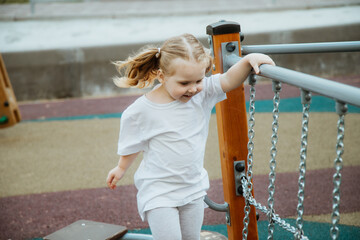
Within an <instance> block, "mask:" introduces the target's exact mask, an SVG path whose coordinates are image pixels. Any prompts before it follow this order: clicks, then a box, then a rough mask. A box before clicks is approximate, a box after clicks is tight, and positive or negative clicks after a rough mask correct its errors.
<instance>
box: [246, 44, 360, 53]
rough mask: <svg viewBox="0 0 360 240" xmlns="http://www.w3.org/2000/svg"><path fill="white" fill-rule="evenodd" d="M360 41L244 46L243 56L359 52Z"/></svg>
mask: <svg viewBox="0 0 360 240" xmlns="http://www.w3.org/2000/svg"><path fill="white" fill-rule="evenodd" d="M358 51H360V41H351V42H324V43H295V44H269V45H250V46H242V47H241V52H242V54H243V55H246V54H250V53H265V54H287V53H289V54H293V53H330V52H358Z"/></svg>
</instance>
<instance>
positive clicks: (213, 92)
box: [204, 74, 226, 108]
mask: <svg viewBox="0 0 360 240" xmlns="http://www.w3.org/2000/svg"><path fill="white" fill-rule="evenodd" d="M219 78H220V74H215V75H211V76H210V77H207V78H206V79H205V82H204V90H205V99H204V100H205V101H204V103H205V104H206V105H207V106H208V107H209V108H213V107H214V106H215V104H217V103H218V102H221V101H223V100H225V99H226V93H225V92H224V90H223V89H222V87H221V84H220V79H219Z"/></svg>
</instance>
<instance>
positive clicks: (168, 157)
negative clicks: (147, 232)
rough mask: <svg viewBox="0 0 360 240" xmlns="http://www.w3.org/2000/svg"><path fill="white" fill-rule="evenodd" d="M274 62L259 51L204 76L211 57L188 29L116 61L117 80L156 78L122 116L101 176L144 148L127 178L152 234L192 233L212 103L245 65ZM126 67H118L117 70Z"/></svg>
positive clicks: (193, 238)
mask: <svg viewBox="0 0 360 240" xmlns="http://www.w3.org/2000/svg"><path fill="white" fill-rule="evenodd" d="M264 63H267V64H272V65H274V62H273V61H272V60H271V59H270V58H269V57H268V56H266V55H263V54H250V55H247V56H245V57H244V58H242V59H241V60H240V61H239V62H238V63H236V64H235V65H234V66H233V67H231V68H230V69H229V70H228V71H227V72H226V73H224V74H217V75H213V76H211V77H205V73H206V72H208V71H209V70H210V68H211V66H212V58H211V56H210V55H209V54H207V53H206V51H205V50H204V47H203V46H202V44H201V43H200V42H199V41H198V40H197V39H196V38H195V37H194V36H192V35H190V34H184V35H181V36H178V37H173V38H171V39H169V40H167V41H165V43H164V44H163V45H162V46H161V48H151V47H148V48H147V49H145V50H143V51H141V52H140V53H138V54H137V55H136V56H134V57H129V58H128V59H127V60H126V61H123V62H120V61H119V62H116V63H115V65H116V67H117V69H118V71H119V72H120V73H124V75H125V76H124V77H122V78H116V79H114V81H115V84H116V85H117V86H119V87H139V88H143V87H146V86H151V85H152V84H153V82H154V80H155V79H157V80H158V81H159V82H160V84H158V85H157V86H155V87H154V89H153V90H151V91H150V92H148V93H147V94H145V95H143V96H141V97H140V98H138V99H137V100H136V101H135V102H134V103H133V104H131V105H130V106H129V107H128V108H127V109H126V110H125V111H124V113H123V115H122V117H121V125H120V136H119V142H118V154H119V155H120V160H119V163H118V166H116V167H115V168H114V169H112V170H111V171H110V172H109V174H108V177H107V184H108V186H109V187H110V188H111V189H114V188H115V187H116V183H117V182H118V181H119V180H120V179H121V178H122V177H123V176H124V174H125V172H126V170H127V169H128V167H129V166H130V165H131V163H132V162H133V161H134V160H135V159H136V157H137V156H138V154H139V153H140V152H143V160H142V162H141V164H140V166H139V168H138V169H137V171H136V173H135V176H134V181H135V186H136V188H137V189H138V194H137V204H138V211H139V214H140V216H141V218H142V220H143V221H144V220H145V219H146V220H147V221H148V223H149V226H150V229H151V232H152V235H153V238H154V239H155V240H169V239H171V240H175V239H178V240H181V239H183V240H185V239H186V240H199V239H200V231H201V226H202V222H203V216H204V203H203V197H204V196H205V195H206V190H207V189H208V188H209V179H208V174H207V172H206V170H205V169H204V168H203V162H204V153H205V144H206V139H207V135H208V126H209V119H210V115H211V110H212V108H213V107H214V106H215V104H216V103H218V102H220V101H222V100H224V99H226V92H228V91H231V90H232V89H235V88H237V87H238V86H240V85H241V84H242V82H243V81H245V79H246V78H247V76H248V75H249V73H250V72H251V70H252V69H254V72H255V73H256V74H258V73H259V66H260V65H261V64H264ZM124 71H125V72H124Z"/></svg>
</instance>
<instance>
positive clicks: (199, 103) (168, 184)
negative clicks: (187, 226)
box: [118, 74, 226, 221]
mask: <svg viewBox="0 0 360 240" xmlns="http://www.w3.org/2000/svg"><path fill="white" fill-rule="evenodd" d="M224 99H226V94H225V93H224V92H223V90H222V88H221V86H220V81H219V74H217V75H213V76H210V77H205V79H204V80H203V90H202V91H201V92H200V93H198V94H196V95H195V96H194V97H192V99H190V100H189V101H188V102H186V103H184V102H181V101H173V102H170V103H167V104H157V103H154V102H151V101H150V100H148V99H147V98H146V96H145V95H144V96H141V97H140V98H138V99H137V100H136V101H135V102H134V103H133V104H131V105H130V106H129V107H128V108H127V109H126V110H125V111H124V113H123V115H122V117H121V125H120V136H119V142H118V154H119V155H129V154H133V153H136V152H139V151H143V160H142V161H141V164H140V166H139V168H138V169H137V171H136V173H135V176H134V181H135V186H136V188H137V189H138V194H137V204H138V211H139V214H140V216H141V219H142V220H143V221H144V213H145V212H146V211H148V210H151V209H154V208H158V207H177V206H183V205H185V204H187V203H189V202H191V201H193V200H195V199H197V198H200V197H203V196H204V195H205V194H206V190H207V189H208V188H209V178H208V174H207V171H206V170H205V169H204V167H203V165H204V154H205V144H206V140H207V136H208V128H209V120H210V116H211V110H212V109H213V107H214V106H215V104H216V103H218V102H220V101H222V100H224Z"/></svg>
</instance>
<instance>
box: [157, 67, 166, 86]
mask: <svg viewBox="0 0 360 240" xmlns="http://www.w3.org/2000/svg"><path fill="white" fill-rule="evenodd" d="M157 79H158V80H159V82H160V83H163V82H164V81H165V78H164V73H163V71H162V70H161V69H159V70H158V71H157Z"/></svg>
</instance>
